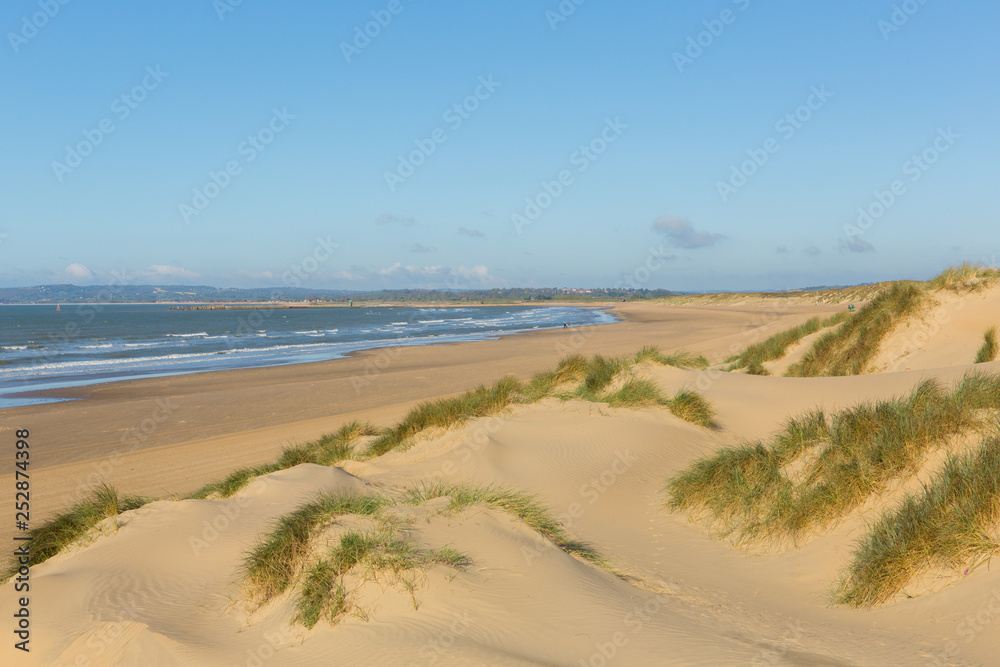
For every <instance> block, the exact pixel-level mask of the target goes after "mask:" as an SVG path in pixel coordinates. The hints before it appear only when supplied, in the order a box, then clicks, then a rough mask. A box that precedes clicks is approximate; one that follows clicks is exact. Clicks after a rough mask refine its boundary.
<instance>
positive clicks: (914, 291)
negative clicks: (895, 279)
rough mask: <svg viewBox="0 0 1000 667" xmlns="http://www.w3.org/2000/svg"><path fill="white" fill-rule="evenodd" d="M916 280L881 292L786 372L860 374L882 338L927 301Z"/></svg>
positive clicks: (797, 374) (814, 374) (797, 375)
mask: <svg viewBox="0 0 1000 667" xmlns="http://www.w3.org/2000/svg"><path fill="white" fill-rule="evenodd" d="M927 298H928V297H927V292H926V290H924V289H923V288H922V287H921V286H920V285H918V284H917V283H912V282H901V283H895V284H893V285H892V286H891V287H889V288H887V289H886V290H884V291H883V292H881V293H880V294H879V295H878V296H876V297H875V298H874V299H872V300H871V301H870V302H869V303H868V304H867V305H865V306H864V307H863V308H862V309H861V310H860V311H859V312H858V313H857V314H856V315H854V316H853V317H851V318H850V319H848V320H846V321H845V322H843V323H842V324H840V325H839V326H838V327H837V328H836V329H834V330H833V331H831V332H829V333H827V334H825V335H823V336H822V337H821V338H820V339H819V340H818V341H816V343H815V344H814V345H813V347H812V349H810V350H809V352H808V353H807V354H806V356H805V357H803V359H802V360H801V361H800V362H799V363H797V364H793V365H792V366H791V367H790V368H789V369H788V372H787V373H786V375H790V376H794V377H817V376H821V375H860V374H862V373H864V372H865V371H866V370H867V369H868V365H869V363H870V362H871V360H872V359H874V357H875V355H876V354H878V351H879V347H880V346H881V344H882V341H883V340H884V339H885V337H886V336H887V335H889V333H891V332H892V331H893V329H895V328H896V326H898V325H899V324H900V323H901V322H902V321H903V320H905V319H906V318H908V317H910V316H912V315H915V314H917V313H918V312H919V311H920V309H921V307H922V306H923V305H924V304H925V303H926V301H927Z"/></svg>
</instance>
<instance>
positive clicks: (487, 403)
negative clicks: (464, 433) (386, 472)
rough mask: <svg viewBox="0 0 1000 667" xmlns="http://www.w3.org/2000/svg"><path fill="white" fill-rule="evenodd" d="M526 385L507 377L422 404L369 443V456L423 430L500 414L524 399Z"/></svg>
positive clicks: (390, 449)
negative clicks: (491, 383)
mask: <svg viewBox="0 0 1000 667" xmlns="http://www.w3.org/2000/svg"><path fill="white" fill-rule="evenodd" d="M523 388H524V387H523V385H522V384H521V382H519V381H518V380H517V378H514V377H510V376H508V377H505V378H503V379H501V380H498V381H497V382H495V383H494V384H493V385H491V386H486V385H479V386H478V387H476V388H475V389H473V390H472V391H468V392H466V393H464V394H462V395H461V396H456V397H454V398H442V399H438V400H435V401H429V402H426V403H421V404H420V405H418V406H417V407H415V408H414V409H413V410H411V411H410V412H409V414H407V415H406V416H405V417H404V418H403V420H402V421H401V422H399V423H398V424H396V426H394V427H392V428H390V429H388V430H386V431H385V432H384V433H383V434H382V435H380V436H379V437H378V438H377V439H376V440H375V441H373V442H372V443H371V445H369V447H368V450H367V452H366V455H367V456H381V455H382V454H385V453H387V452H390V451H392V450H394V449H398V448H399V447H402V446H403V445H404V443H405V442H406V441H407V440H409V439H410V438H412V437H413V436H415V435H416V434H418V433H420V432H421V431H423V430H424V429H427V428H431V427H433V426H438V427H442V428H448V427H451V426H454V425H456V424H460V423H462V422H464V421H466V420H468V419H471V418H473V417H486V416H489V415H494V414H497V413H498V412H500V411H502V410H504V409H505V408H507V407H509V406H511V405H513V404H515V403H521V402H523V401H524V395H523Z"/></svg>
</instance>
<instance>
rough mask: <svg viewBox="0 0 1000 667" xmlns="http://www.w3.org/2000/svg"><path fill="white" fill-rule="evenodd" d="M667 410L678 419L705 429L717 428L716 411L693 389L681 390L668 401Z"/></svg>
mask: <svg viewBox="0 0 1000 667" xmlns="http://www.w3.org/2000/svg"><path fill="white" fill-rule="evenodd" d="M667 408H668V409H669V410H670V412H672V413H673V414H674V415H675V416H676V417H679V418H681V419H683V420H684V421H686V422H691V423H692V424H695V425H697V426H703V427H705V428H716V427H717V424H716V423H715V411H714V410H713V409H712V406H711V404H710V403H709V402H708V400H706V399H705V397H704V396H702V395H701V394H699V393H698V392H696V391H693V390H691V389H681V390H680V391H679V392H677V393H676V394H674V396H673V398H671V399H669V400H668V401H667Z"/></svg>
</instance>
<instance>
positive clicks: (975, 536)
mask: <svg viewBox="0 0 1000 667" xmlns="http://www.w3.org/2000/svg"><path fill="white" fill-rule="evenodd" d="M998 522H1000V439H998V438H996V437H994V438H992V439H988V440H986V441H985V442H983V444H982V445H981V446H980V447H979V448H978V450H976V451H974V452H970V453H968V454H966V455H963V456H955V455H952V456H949V458H948V461H947V462H946V463H945V466H944V469H943V470H942V471H941V472H940V473H939V474H938V475H937V476H936V477H935V478H934V480H933V481H932V482H931V483H930V484H929V485H927V486H925V488H924V490H923V492H922V493H919V494H916V495H909V496H907V497H906V498H905V499H904V500H903V502H902V503H900V504H899V506H898V507H896V508H895V509H893V510H891V511H889V512H886V513H885V514H884V515H883V516H882V517H881V518H880V519H879V521H878V522H877V523H876V524H875V525H874V526H873V527H872V528H871V530H870V531H869V533H868V534H867V536H865V537H864V538H863V539H862V540H861V542H860V544H859V545H858V547H857V550H856V551H855V554H854V557H853V560H852V561H851V564H850V565H849V567H848V568H847V570H846V572H845V574H844V576H843V578H842V579H841V581H840V583H839V584H838V586H837V587H836V589H835V591H834V596H833V597H834V601H835V602H838V603H840V604H846V605H850V606H853V607H872V606H874V605H877V604H881V603H884V602H886V601H888V600H889V599H891V598H892V597H893V596H894V595H896V594H897V593H899V592H900V591H901V590H903V588H904V587H905V586H906V584H907V583H908V582H910V581H912V580H913V578H914V577H916V576H918V575H919V574H921V573H923V572H925V571H927V570H928V569H930V568H933V567H941V568H948V569H952V570H956V571H961V568H966V572H968V571H971V570H972V569H975V567H976V566H977V565H978V564H981V563H983V562H984V561H986V560H988V559H990V558H992V557H993V556H995V555H997V554H998V553H1000V543H998V542H997V541H996V539H994V537H992V536H991V533H994V534H995V532H994V531H995V529H996V527H997V523H998Z"/></svg>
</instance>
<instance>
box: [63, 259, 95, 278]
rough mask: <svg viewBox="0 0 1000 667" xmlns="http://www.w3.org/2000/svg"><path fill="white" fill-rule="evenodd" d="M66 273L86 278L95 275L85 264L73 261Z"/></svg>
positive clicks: (69, 275)
mask: <svg viewBox="0 0 1000 667" xmlns="http://www.w3.org/2000/svg"><path fill="white" fill-rule="evenodd" d="M64 273H65V274H66V275H67V276H68V277H70V278H77V279H79V280H86V279H90V278H93V277H94V273H93V272H92V271H91V270H90V269H88V268H87V267H86V266H84V265H83V264H77V263H73V264H70V265H69V266H67V267H66V270H65V271H64Z"/></svg>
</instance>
